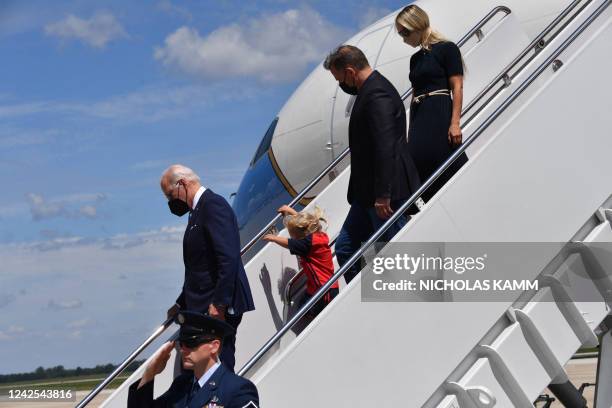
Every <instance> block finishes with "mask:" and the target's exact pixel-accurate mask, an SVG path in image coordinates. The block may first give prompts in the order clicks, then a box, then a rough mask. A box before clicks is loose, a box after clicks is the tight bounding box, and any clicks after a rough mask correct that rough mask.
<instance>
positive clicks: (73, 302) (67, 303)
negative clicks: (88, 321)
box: [47, 299, 83, 310]
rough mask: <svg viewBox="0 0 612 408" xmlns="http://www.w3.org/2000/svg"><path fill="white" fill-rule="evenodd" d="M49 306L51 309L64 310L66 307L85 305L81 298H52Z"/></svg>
mask: <svg viewBox="0 0 612 408" xmlns="http://www.w3.org/2000/svg"><path fill="white" fill-rule="evenodd" d="M47 307H48V308H49V309H51V310H64V309H80V308H81V307H83V302H82V301H81V299H70V300H59V301H56V300H53V299H52V300H50V301H49V303H48V304H47Z"/></svg>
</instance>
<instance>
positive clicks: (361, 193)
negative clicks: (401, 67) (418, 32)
mask: <svg viewBox="0 0 612 408" xmlns="http://www.w3.org/2000/svg"><path fill="white" fill-rule="evenodd" d="M324 67H325V68H326V69H328V70H329V71H330V72H331V74H332V75H333V76H334V78H335V79H336V80H337V81H338V83H339V86H340V88H341V89H342V90H343V91H344V92H346V93H348V94H350V95H355V103H354V105H353V109H352V112H351V118H350V121H349V130H348V134H349V135H348V136H349V148H350V149H351V176H350V179H349V185H348V192H347V199H348V202H349V204H350V205H351V208H350V210H349V213H348V215H347V216H346V220H345V221H344V224H343V225H342V229H341V230H340V233H339V234H338V238H337V239H336V246H335V250H336V258H337V260H338V263H339V264H340V266H342V265H344V264H345V263H346V262H347V261H348V260H349V259H350V258H351V257H352V256H353V254H354V253H355V252H357V250H358V249H359V247H360V246H361V244H362V243H363V242H365V241H367V240H368V239H369V238H370V237H371V236H372V235H373V234H374V232H376V230H377V229H378V228H380V227H381V226H382V225H383V224H384V223H385V222H386V220H387V219H388V218H389V217H391V215H392V214H393V213H394V212H395V211H396V210H397V209H398V208H399V207H401V206H402V204H403V203H404V202H406V200H407V199H408V198H409V197H410V195H411V194H412V193H413V192H415V191H416V190H417V189H418V188H419V187H420V185H421V181H420V179H419V174H418V171H417V168H416V166H415V164H414V162H413V160H412V157H411V156H410V152H409V151H408V140H407V138H406V136H407V134H406V108H405V107H404V103H403V101H402V98H401V97H400V95H399V94H398V92H397V90H396V89H395V87H394V86H393V84H391V82H389V80H388V79H387V78H385V77H384V76H383V75H382V74H381V73H379V72H378V71H375V70H373V69H372V68H371V67H370V64H369V63H368V60H367V58H366V56H365V55H364V54H363V52H362V51H361V50H360V49H359V48H357V47H354V46H351V45H341V46H340V47H338V48H336V49H335V50H334V51H332V53H330V54H329V56H328V57H327V59H326V60H325V63H324ZM407 220H408V217H407V216H405V215H402V216H401V217H399V218H398V220H397V221H396V222H395V223H394V224H393V225H392V226H391V227H390V228H389V229H388V230H387V231H386V232H385V234H384V235H383V236H382V237H381V240H382V241H389V240H391V238H393V236H394V235H395V234H396V233H397V232H398V231H399V230H400V229H401V228H402V227H403V226H404V225H405V224H406V222H407ZM359 264H360V263H359V262H357V263H355V264H354V265H353V266H352V267H351V268H350V269H349V270H348V271H347V272H346V273H345V275H344V278H345V280H346V282H347V283H348V282H350V281H351V280H352V279H353V278H354V277H355V276H356V275H357V273H358V266H359Z"/></svg>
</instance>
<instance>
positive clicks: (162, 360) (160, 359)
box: [138, 341, 174, 388]
mask: <svg viewBox="0 0 612 408" xmlns="http://www.w3.org/2000/svg"><path fill="white" fill-rule="evenodd" d="M173 348H174V342H173V341H169V342H167V343H166V344H164V345H163V346H162V348H161V350H159V352H158V353H157V354H156V355H155V356H154V357H153V359H152V360H151V362H150V363H149V365H147V368H146V369H145V372H144V374H143V375H142V378H141V379H140V383H139V384H138V388H140V387H142V386H143V385H145V384H146V383H148V382H149V381H151V380H153V378H154V377H155V376H156V375H157V374H159V373H161V372H162V371H164V368H166V363H167V362H168V360H169V359H170V354H171V353H172V349H173Z"/></svg>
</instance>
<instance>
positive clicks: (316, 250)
mask: <svg viewBox="0 0 612 408" xmlns="http://www.w3.org/2000/svg"><path fill="white" fill-rule="evenodd" d="M278 212H279V213H281V214H283V216H284V217H285V218H284V219H283V223H284V224H285V226H286V227H287V230H288V231H289V236H290V237H291V238H285V237H279V236H277V235H273V234H268V235H265V236H264V237H263V239H264V240H265V241H269V242H274V243H276V244H278V245H280V246H282V247H283V248H287V249H289V251H290V252H291V253H292V254H293V255H297V256H298V259H299V261H300V267H301V268H302V270H303V271H304V273H305V274H306V296H304V298H303V299H302V302H301V304H300V307H301V306H302V305H304V304H305V303H306V302H307V301H308V300H310V298H311V297H312V295H314V294H315V293H316V292H317V290H319V288H321V286H323V285H325V284H326V283H327V281H329V279H330V278H331V277H332V275H333V274H334V262H333V258H332V252H331V248H330V247H329V238H328V236H327V234H326V233H325V232H324V231H323V226H322V225H321V222H325V219H324V218H323V213H322V211H321V210H320V209H319V208H315V210H314V211H313V212H306V211H302V212H297V211H295V210H294V209H293V208H291V207H289V206H287V205H283V206H282V207H281V208H279V209H278ZM337 294H338V282H337V281H336V282H334V284H333V285H332V286H331V288H330V289H329V290H328V291H327V293H326V294H325V295H324V296H323V297H322V298H321V299H320V300H319V301H318V302H317V303H315V305H314V306H313V307H312V308H311V309H310V312H309V313H308V314H309V315H310V317H314V316H316V315H318V314H319V313H320V312H321V311H322V310H323V309H324V308H325V306H327V305H328V304H329V302H331V301H332V299H333V298H334V297H336V295H337Z"/></svg>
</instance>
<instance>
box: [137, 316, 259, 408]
mask: <svg viewBox="0 0 612 408" xmlns="http://www.w3.org/2000/svg"><path fill="white" fill-rule="evenodd" d="M176 322H177V323H178V324H180V325H181V329H180V332H179V338H178V343H179V345H180V351H181V356H182V362H183V369H184V371H183V373H182V374H181V375H179V376H178V377H176V378H175V379H174V381H173V382H172V385H171V386H170V388H169V389H168V391H166V392H165V393H164V394H163V395H161V396H160V397H159V398H157V399H155V400H154V399H153V384H154V378H155V376H156V375H157V374H159V373H161V372H162V371H163V370H164V368H165V366H166V363H167V362H168V359H169V358H170V353H171V351H172V348H173V347H174V342H168V343H166V344H165V345H164V346H163V347H162V349H161V351H160V352H159V353H158V354H157V355H156V356H155V357H153V359H152V360H151V362H150V363H149V365H148V366H147V368H146V369H145V372H144V374H143V376H142V378H141V379H140V380H138V381H136V382H135V383H134V384H132V385H131V386H130V389H129V395H128V408H147V407H154V408H164V407H174V408H184V407H189V408H202V407H208V408H257V407H259V396H258V394H257V388H256V387H255V385H254V384H253V383H252V382H250V381H249V380H247V379H245V378H242V377H240V376H238V375H236V374H234V373H233V372H231V371H230V370H228V369H227V368H225V367H224V365H223V364H221V361H220V360H219V353H220V352H221V348H222V347H223V339H224V338H225V337H226V336H231V335H232V334H233V331H234V329H233V328H232V327H231V326H230V325H229V324H227V323H226V322H224V321H221V320H219V319H215V318H212V317H210V316H207V315H204V314H201V313H198V312H192V311H181V312H179V313H178V314H177V315H176Z"/></svg>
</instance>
